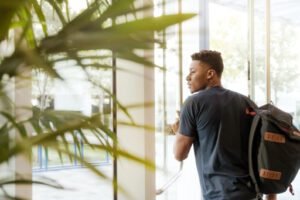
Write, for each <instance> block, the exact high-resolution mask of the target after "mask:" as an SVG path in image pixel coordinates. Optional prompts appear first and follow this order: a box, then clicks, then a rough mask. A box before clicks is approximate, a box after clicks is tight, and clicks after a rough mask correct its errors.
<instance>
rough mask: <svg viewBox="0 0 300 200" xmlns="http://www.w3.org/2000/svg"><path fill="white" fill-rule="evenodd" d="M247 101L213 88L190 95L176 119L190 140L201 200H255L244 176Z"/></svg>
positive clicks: (248, 122) (246, 158)
mask: <svg viewBox="0 0 300 200" xmlns="http://www.w3.org/2000/svg"><path fill="white" fill-rule="evenodd" d="M246 98H247V97H246V96H244V95H241V94H239V93H236V92H233V91H230V90H227V89H224V88H222V87H213V88H210V89H207V90H203V91H200V92H198V93H196V94H193V95H191V96H190V97H189V98H188V99H187V100H186V101H185V103H184V105H183V108H182V110H181V115H180V127H179V132H180V133H181V134H183V135H185V136H189V137H193V138H195V139H194V144H193V145H194V150H195V159H196V165H197V170H198V174H199V179H200V184H201V188H202V194H203V198H204V199H205V200H249V199H253V198H255V196H256V195H255V191H254V189H253V187H251V184H250V183H251V182H250V177H249V172H248V136H249V130H250V126H251V120H252V118H251V117H250V116H248V115H246V108H247V101H246V100H245V99H246Z"/></svg>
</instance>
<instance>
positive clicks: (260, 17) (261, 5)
mask: <svg viewBox="0 0 300 200" xmlns="http://www.w3.org/2000/svg"><path fill="white" fill-rule="evenodd" d="M265 14H266V6H265V1H255V3H254V41H253V42H254V62H253V69H252V70H253V73H254V75H253V76H254V77H253V80H254V85H252V87H254V95H253V97H254V98H253V100H255V102H256V103H257V104H258V105H262V104H264V103H265V102H266V69H265V67H266V66H265V60H266V56H265V53H266V47H265V46H266V45H265V43H266V30H265V24H266V20H265Z"/></svg>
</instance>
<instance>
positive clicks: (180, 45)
mask: <svg viewBox="0 0 300 200" xmlns="http://www.w3.org/2000/svg"><path fill="white" fill-rule="evenodd" d="M178 13H179V14H182V0H178ZM178 59H179V60H178V65H179V66H178V71H179V80H178V81H179V105H180V106H181V105H182V103H183V88H182V87H183V86H182V75H183V73H182V65H183V61H182V23H181V22H180V23H179V24H178Z"/></svg>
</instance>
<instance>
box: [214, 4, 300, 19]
mask: <svg viewBox="0 0 300 200" xmlns="http://www.w3.org/2000/svg"><path fill="white" fill-rule="evenodd" d="M253 1H254V0H253ZM210 2H214V3H217V4H221V5H224V6H230V7H233V8H236V9H239V10H241V9H244V10H245V11H246V10H247V4H248V0H239V1H237V0H210ZM265 4H266V0H257V1H254V7H255V13H256V14H261V15H264V13H265V10H266V9H265V8H266V5H265ZM270 4H271V6H270V7H271V18H272V19H274V18H276V19H280V20H284V21H286V22H287V23H291V24H295V25H300V1H299V0H270Z"/></svg>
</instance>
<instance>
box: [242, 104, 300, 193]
mask: <svg viewBox="0 0 300 200" xmlns="http://www.w3.org/2000/svg"><path fill="white" fill-rule="evenodd" d="M248 103H249V104H250V107H251V108H252V109H253V110H252V112H251V111H250V112H249V113H248V114H251V115H252V116H254V117H253V121H252V125H251V130H250V136H249V172H250V176H251V179H252V181H253V183H254V185H255V189H256V192H257V194H258V196H260V197H261V196H262V194H275V193H276V194H277V193H282V192H285V191H286V190H287V189H288V188H290V192H291V193H292V194H293V190H292V186H291V183H292V181H293V180H294V178H295V177H296V175H297V173H298V170H299V168H300V132H299V130H298V129H297V128H296V127H295V126H294V125H293V118H292V116H291V115H290V114H289V113H286V112H284V111H282V110H280V109H279V108H277V107H275V106H274V105H272V104H266V105H264V106H261V107H257V106H256V105H255V104H254V103H253V102H252V101H250V100H249V102H248ZM253 111H254V112H253Z"/></svg>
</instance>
